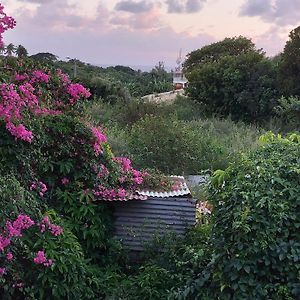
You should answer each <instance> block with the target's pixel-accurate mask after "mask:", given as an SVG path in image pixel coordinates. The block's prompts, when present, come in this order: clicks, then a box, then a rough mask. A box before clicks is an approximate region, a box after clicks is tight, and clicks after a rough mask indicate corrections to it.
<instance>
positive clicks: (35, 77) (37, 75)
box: [30, 70, 50, 84]
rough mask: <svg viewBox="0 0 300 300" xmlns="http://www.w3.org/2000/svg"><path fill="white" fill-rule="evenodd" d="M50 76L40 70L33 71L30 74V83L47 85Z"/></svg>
mask: <svg viewBox="0 0 300 300" xmlns="http://www.w3.org/2000/svg"><path fill="white" fill-rule="evenodd" d="M49 79H50V76H49V75H48V74H46V73H45V72H43V71H41V70H35V71H33V72H32V78H31V80H30V83H32V84H33V83H38V82H45V83H48V82H49Z"/></svg>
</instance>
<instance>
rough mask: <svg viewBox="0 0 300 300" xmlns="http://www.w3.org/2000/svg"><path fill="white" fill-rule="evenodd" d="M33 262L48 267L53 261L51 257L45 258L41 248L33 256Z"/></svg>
mask: <svg viewBox="0 0 300 300" xmlns="http://www.w3.org/2000/svg"><path fill="white" fill-rule="evenodd" d="M33 261H34V263H35V264H37V265H44V266H45V267H50V266H51V265H52V263H53V261H52V260H51V259H49V260H48V259H47V258H46V255H45V252H44V251H43V250H41V251H38V253H37V254H36V256H35V258H34V259H33Z"/></svg>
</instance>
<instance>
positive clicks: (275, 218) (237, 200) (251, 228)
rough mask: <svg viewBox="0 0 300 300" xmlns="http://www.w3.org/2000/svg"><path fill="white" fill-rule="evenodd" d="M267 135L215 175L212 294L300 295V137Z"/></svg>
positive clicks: (227, 296) (245, 296)
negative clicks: (214, 286)
mask: <svg viewBox="0 0 300 300" xmlns="http://www.w3.org/2000/svg"><path fill="white" fill-rule="evenodd" d="M267 137H268V140H269V142H268V143H267V144H265V145H264V146H263V147H262V148H260V149H259V150H257V151H256V152H254V153H253V154H251V155H250V156H248V157H244V158H243V159H242V160H241V162H240V163H239V164H236V165H232V166H230V167H229V168H228V169H227V170H226V171H225V172H218V173H217V174H218V175H216V176H215V178H214V180H213V183H214V187H212V189H211V200H212V201H213V205H214V218H213V220H214V226H213V232H212V234H213V239H212V241H213V248H214V261H213V279H214V281H215V282H216V283H217V285H218V286H219V288H218V289H216V290H214V291H212V292H213V297H215V299H216V298H218V297H219V298H220V299H299V297H300V284H299V279H300V277H299V275H300V273H299V271H300V264H299V259H300V230H299V227H300V223H299V220H300V200H299V199H300V198H299V195H298V194H299V183H300V176H299V174H300V171H299V170H300V164H299V155H300V146H299V140H300V137H299V136H296V135H292V136H291V137H290V138H289V139H283V138H280V137H279V138H276V137H275V136H274V135H269V136H267Z"/></svg>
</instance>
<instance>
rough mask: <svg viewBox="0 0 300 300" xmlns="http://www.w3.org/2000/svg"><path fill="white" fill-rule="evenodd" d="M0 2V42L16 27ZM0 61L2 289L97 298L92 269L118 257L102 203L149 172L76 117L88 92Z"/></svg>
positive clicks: (9, 293)
mask: <svg viewBox="0 0 300 300" xmlns="http://www.w3.org/2000/svg"><path fill="white" fill-rule="evenodd" d="M3 9H4V8H3V6H2V5H0V14H1V18H0V46H1V44H2V34H3V33H4V31H6V30H7V29H11V28H13V27H14V26H15V21H14V19H13V18H10V17H8V16H6V15H5V13H4V11H3ZM0 67H1V69H0V70H1V72H0V189H1V195H0V208H1V210H0V294H1V295H4V296H5V298H7V299H24V298H26V299H27V298H28V299H100V298H101V295H102V294H101V293H102V292H101V288H99V286H100V283H101V280H100V278H99V277H98V276H97V275H96V274H98V273H99V272H100V268H101V267H105V265H106V263H107V262H108V261H109V262H110V263H111V262H112V261H113V262H114V263H117V258H118V256H117V255H120V252H118V253H116V252H115V249H117V250H118V249H119V245H117V244H116V242H114V241H113V240H112V239H111V237H112V230H113V228H112V218H111V210H110V208H109V204H108V203H109V201H114V200H119V201H123V200H126V199H127V198H130V197H132V196H133V194H134V193H135V192H136V190H137V189H139V188H143V187H144V186H145V183H146V180H145V179H146V177H149V176H150V175H149V174H148V172H145V171H139V170H136V169H134V168H133V166H132V164H131V161H130V160H129V159H128V158H125V157H115V156H114V154H113V153H112V151H111V149H110V146H109V144H108V142H107V138H106V136H105V134H104V129H103V128H99V127H95V126H94V125H93V124H90V123H88V122H87V121H86V120H84V119H83V118H82V117H81V115H80V112H81V105H82V103H84V102H85V101H87V99H88V98H89V97H90V92H89V91H88V90H87V89H86V88H85V87H83V86H82V85H81V84H79V83H72V82H71V80H70V79H69V78H68V76H67V75H66V74H64V73H63V72H62V71H60V70H56V69H53V68H49V67H47V66H43V65H38V64H36V63H34V62H32V61H30V60H29V59H15V58H12V57H8V58H3V57H2V58H1V60H0ZM149 180H150V181H151V178H150V179H149ZM149 180H148V181H149ZM102 200H107V201H102ZM109 255H111V257H113V259H111V258H109ZM93 263H95V264H97V267H95V266H94V265H92V264H93Z"/></svg>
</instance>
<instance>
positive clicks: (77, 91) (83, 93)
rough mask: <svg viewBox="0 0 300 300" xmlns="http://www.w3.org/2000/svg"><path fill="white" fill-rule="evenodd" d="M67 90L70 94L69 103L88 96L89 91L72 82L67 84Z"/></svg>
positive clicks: (89, 94)
mask: <svg viewBox="0 0 300 300" xmlns="http://www.w3.org/2000/svg"><path fill="white" fill-rule="evenodd" d="M67 92H68V93H69V95H70V96H71V98H70V100H69V102H70V104H74V103H76V102H77V101H78V100H79V99H80V98H89V97H90V96H91V93H90V92H89V91H88V90H87V89H86V88H85V87H84V86H82V85H81V84H79V83H72V84H70V85H69V86H68V88H67Z"/></svg>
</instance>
